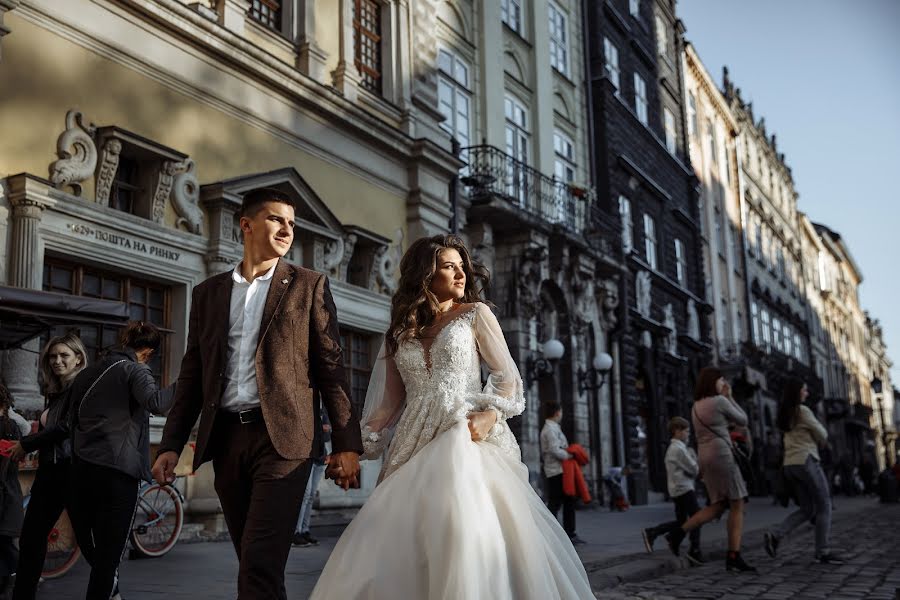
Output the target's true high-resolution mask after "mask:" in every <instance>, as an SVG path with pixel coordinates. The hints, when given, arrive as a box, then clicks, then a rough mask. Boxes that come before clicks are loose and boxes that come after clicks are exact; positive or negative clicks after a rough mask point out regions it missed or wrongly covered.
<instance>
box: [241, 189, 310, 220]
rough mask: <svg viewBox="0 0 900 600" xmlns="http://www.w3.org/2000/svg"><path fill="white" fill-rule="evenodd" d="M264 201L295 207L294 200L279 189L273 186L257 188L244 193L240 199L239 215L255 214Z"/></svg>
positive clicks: (250, 215) (248, 215) (249, 215)
mask: <svg viewBox="0 0 900 600" xmlns="http://www.w3.org/2000/svg"><path fill="white" fill-rule="evenodd" d="M266 202H280V203H281V204H287V205H288V206H290V207H291V208H296V207H295V206H294V201H293V200H291V199H290V197H289V196H288V195H287V194H285V193H284V192H282V191H281V190H276V189H275V188H258V189H255V190H252V191H249V192H247V193H246V194H244V197H243V199H242V201H241V216H242V217H253V216H255V215H256V213H258V212H259V209H260V208H262V205H263V204H265V203H266Z"/></svg>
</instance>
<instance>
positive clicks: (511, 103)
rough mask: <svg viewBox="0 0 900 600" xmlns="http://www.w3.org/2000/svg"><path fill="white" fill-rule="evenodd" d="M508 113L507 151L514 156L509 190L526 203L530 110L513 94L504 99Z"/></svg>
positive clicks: (511, 164)
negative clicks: (525, 167) (524, 167)
mask: <svg viewBox="0 0 900 600" xmlns="http://www.w3.org/2000/svg"><path fill="white" fill-rule="evenodd" d="M503 105H504V111H505V113H506V153H507V154H508V155H510V156H511V157H512V161H511V162H510V165H509V168H508V169H507V177H508V179H507V192H508V193H509V195H510V196H513V197H514V198H517V199H518V200H519V202H520V203H522V204H524V203H525V200H526V194H527V187H528V186H527V183H528V182H527V181H525V170H524V169H523V168H522V167H523V166H525V165H527V164H528V156H529V145H530V143H531V134H530V133H529V128H528V121H529V119H528V110H527V109H526V108H525V107H524V106H522V104H521V103H520V102H519V101H518V100H516V99H515V98H513V97H511V96H507V97H506V99H505V100H504V103H503Z"/></svg>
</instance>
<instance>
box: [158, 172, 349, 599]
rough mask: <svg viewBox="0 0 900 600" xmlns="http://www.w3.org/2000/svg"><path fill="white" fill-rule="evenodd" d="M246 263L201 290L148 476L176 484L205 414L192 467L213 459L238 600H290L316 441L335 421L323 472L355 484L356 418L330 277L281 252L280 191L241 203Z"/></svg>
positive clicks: (283, 218) (288, 222)
mask: <svg viewBox="0 0 900 600" xmlns="http://www.w3.org/2000/svg"><path fill="white" fill-rule="evenodd" d="M240 228H241V232H242V234H243V237H244V256H243V260H242V261H241V262H240V263H239V264H238V265H237V266H236V267H235V269H234V270H233V271H231V272H227V273H223V274H221V275H216V276H214V277H211V278H209V279H207V280H206V281H204V282H202V283H201V284H200V285H198V286H197V287H196V288H194V291H193V296H192V301H191V312H190V326H189V331H188V342H187V349H186V351H185V355H184V358H183V360H182V363H181V373H180V375H179V377H178V385H177V388H176V394H175V402H174V406H173V407H172V410H171V411H170V412H169V416H168V420H167V422H166V426H165V430H164V432H163V437H162V441H161V442H160V446H159V453H158V455H157V459H156V463H155V464H154V466H153V476H154V477H155V478H156V479H157V481H160V482H170V481H173V480H174V472H175V465H176V463H177V462H178V455H179V454H180V452H181V451H182V449H183V448H184V445H185V444H186V443H187V441H188V438H189V436H190V434H191V430H192V429H193V427H194V423H195V422H196V421H197V418H198V416H199V418H200V424H199V427H198V430H197V441H196V450H195V456H194V469H197V468H198V467H199V466H200V465H201V464H203V463H204V462H206V461H209V460H212V461H213V468H214V469H215V488H216V493H217V494H218V496H219V499H220V501H221V503H222V511H223V512H224V515H225V521H226V523H227V525H228V532H229V534H230V536H231V541H232V543H233V544H234V548H235V551H236V552H237V555H238V560H239V561H240V567H239V573H238V599H239V600H252V599H256V598H259V599H266V600H274V599H282V600H283V599H285V598H286V593H285V588H284V567H285V564H286V562H287V558H288V553H289V551H290V547H291V536H292V534H293V532H294V526H295V524H296V523H297V517H298V513H299V511H300V503H301V500H302V498H303V492H304V489H305V487H306V483H307V481H308V480H309V474H310V456H311V454H312V449H313V448H314V447H315V446H314V444H315V443H316V442H317V441H318V440H317V438H318V436H320V435H321V417H320V414H319V407H318V406H317V404H316V403H315V398H316V396H317V395H320V396H321V399H322V404H323V405H324V407H325V409H326V410H327V411H328V415H329V417H330V421H331V427H332V432H331V442H332V447H333V453H332V455H331V457H330V459H329V467H328V472H327V476H329V477H332V478H334V479H335V480H336V482H337V483H338V484H339V485H341V487H343V488H344V489H345V490H346V489H348V488H350V487H358V486H359V454H361V453H362V440H361V438H360V431H359V421H358V416H357V415H356V414H354V411H353V409H352V407H351V403H350V392H349V386H348V385H347V380H346V375H345V372H344V366H343V359H342V353H341V347H340V336H339V332H338V321H337V315H336V311H335V306H334V301H333V299H332V297H331V291H330V289H329V286H328V280H327V278H326V277H325V276H324V275H322V274H320V273H316V272H314V271H310V270H308V269H304V268H301V267H296V266H293V265H291V264H289V263H288V262H286V261H285V260H283V258H282V257H283V256H284V255H285V254H286V253H287V252H288V250H289V249H290V247H291V242H292V241H293V237H294V206H293V203H292V202H291V200H290V199H289V198H288V197H287V196H286V195H285V194H283V193H282V192H280V191H278V190H273V189H262V190H256V191H253V192H250V193H248V194H247V195H246V196H244V199H243V203H242V205H241V218H240Z"/></svg>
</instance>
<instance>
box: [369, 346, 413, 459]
mask: <svg viewBox="0 0 900 600" xmlns="http://www.w3.org/2000/svg"><path fill="white" fill-rule="evenodd" d="M385 353H386V348H385V345H384V344H382V345H381V349H380V350H379V351H378V358H377V359H376V360H375V365H374V367H373V368H372V375H371V377H370V378H369V389H368V390H367V391H366V404H365V406H364V407H363V412H362V421H361V422H360V425H361V426H362V438H363V455H362V456H361V457H360V458H362V459H363V460H375V459H378V458H381V455H382V454H383V453H384V450H385V448H387V447H388V445H390V443H391V436H393V434H394V428H395V427H396V425H397V421H399V420H400V415H402V414H403V409H404V408H405V407H406V387H405V386H404V385H403V379H402V378H401V377H400V371H398V370H397V363H395V362H394V358H393V357H392V356H389V357H388V356H385Z"/></svg>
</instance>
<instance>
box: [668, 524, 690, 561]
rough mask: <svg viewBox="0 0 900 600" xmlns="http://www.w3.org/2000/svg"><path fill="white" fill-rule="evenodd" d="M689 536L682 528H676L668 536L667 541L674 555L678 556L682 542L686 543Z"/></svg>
mask: <svg viewBox="0 0 900 600" xmlns="http://www.w3.org/2000/svg"><path fill="white" fill-rule="evenodd" d="M686 535H687V534H686V533H685V532H684V529H682V528H681V527H676V528H675V529H673V530H671V531H670V532H669V533H667V534H666V541H667V542H668V543H669V550H671V551H672V554H674V555H675V556H678V552H679V548H680V547H681V542H683V541H684V538H685V536H686Z"/></svg>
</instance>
